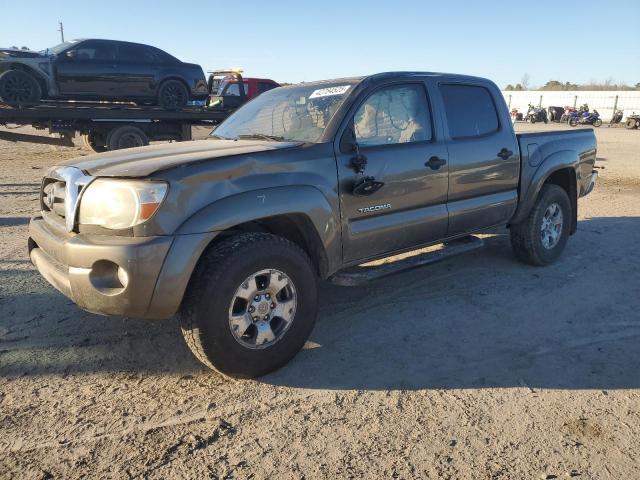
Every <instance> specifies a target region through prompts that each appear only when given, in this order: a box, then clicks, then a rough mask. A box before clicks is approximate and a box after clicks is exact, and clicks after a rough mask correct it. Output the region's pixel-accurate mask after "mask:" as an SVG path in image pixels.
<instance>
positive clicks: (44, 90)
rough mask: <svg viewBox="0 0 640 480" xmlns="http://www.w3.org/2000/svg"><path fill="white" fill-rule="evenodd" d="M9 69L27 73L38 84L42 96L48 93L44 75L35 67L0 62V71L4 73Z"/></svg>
mask: <svg viewBox="0 0 640 480" xmlns="http://www.w3.org/2000/svg"><path fill="white" fill-rule="evenodd" d="M9 70H19V71H21V72H25V73H28V74H29V75H31V76H32V77H33V78H34V79H35V80H36V82H38V84H39V85H40V89H41V90H42V96H43V97H45V96H48V95H49V87H48V84H47V79H46V77H45V76H44V75H43V74H42V73H40V72H38V70H36V69H35V68H33V67H31V66H29V65H26V64H24V63H19V62H0V73H4V72H6V71H9Z"/></svg>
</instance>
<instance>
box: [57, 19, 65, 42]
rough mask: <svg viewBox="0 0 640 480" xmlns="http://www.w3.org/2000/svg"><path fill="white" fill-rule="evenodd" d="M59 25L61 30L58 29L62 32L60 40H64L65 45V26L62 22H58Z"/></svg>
mask: <svg viewBox="0 0 640 480" xmlns="http://www.w3.org/2000/svg"><path fill="white" fill-rule="evenodd" d="M58 25H60V28H59V29H58V31H59V32H60V38H61V39H62V43H64V26H63V25H62V22H58Z"/></svg>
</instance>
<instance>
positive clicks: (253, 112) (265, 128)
mask: <svg viewBox="0 0 640 480" xmlns="http://www.w3.org/2000/svg"><path fill="white" fill-rule="evenodd" d="M353 86H354V82H349V81H342V82H336V83H322V84H315V85H297V86H294V87H281V88H275V89H273V90H270V91H268V92H265V93H263V94H262V95H260V96H259V97H257V98H256V99H255V100H253V101H251V102H249V103H247V104H246V105H245V106H243V107H242V108H240V109H238V111H236V112H235V113H234V114H233V115H231V116H230V117H229V118H228V119H226V120H225V121H224V122H222V124H220V126H218V128H216V129H215V130H214V131H213V132H212V134H211V135H212V136H213V137H214V138H223V139H237V138H262V139H267V138H268V139H271V140H274V141H294V142H310V143H317V142H318V141H319V140H320V138H321V137H322V134H323V132H324V130H325V128H326V127H327V125H328V123H329V121H330V120H331V118H332V117H333V115H334V114H335V113H336V111H337V110H338V107H340V105H341V104H342V102H343V101H344V99H345V98H346V97H347V95H348V94H349V93H350V92H351V90H352V88H353Z"/></svg>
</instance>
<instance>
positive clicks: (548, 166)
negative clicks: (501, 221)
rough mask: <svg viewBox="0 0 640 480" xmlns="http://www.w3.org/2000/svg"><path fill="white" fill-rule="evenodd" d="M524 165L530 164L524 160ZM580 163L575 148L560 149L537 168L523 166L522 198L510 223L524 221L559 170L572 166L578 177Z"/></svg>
mask: <svg viewBox="0 0 640 480" xmlns="http://www.w3.org/2000/svg"><path fill="white" fill-rule="evenodd" d="M523 165H527V166H528V165H529V164H526V163H524V162H523ZM578 165H579V159H578V154H577V153H576V152H575V151H573V150H560V151H558V152H555V153H553V154H551V155H549V156H548V157H546V158H544V159H543V160H542V162H541V163H540V164H539V165H538V166H537V167H535V168H531V167H530V166H528V168H523V171H522V178H521V180H520V195H519V197H520V200H519V204H518V208H517V209H516V211H515V213H514V215H513V218H512V219H511V221H510V222H509V223H519V222H521V221H523V220H524V219H525V218H527V216H528V215H529V212H531V209H532V208H533V206H534V205H535V203H536V199H537V198H538V194H539V193H540V190H541V189H542V186H543V185H544V184H545V182H546V181H547V179H548V178H549V177H550V176H551V175H553V174H554V173H555V172H557V171H558V170H562V169H565V168H571V169H572V171H573V174H574V176H575V177H574V178H577V168H578Z"/></svg>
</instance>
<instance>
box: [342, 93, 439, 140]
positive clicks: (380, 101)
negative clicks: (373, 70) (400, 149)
mask: <svg viewBox="0 0 640 480" xmlns="http://www.w3.org/2000/svg"><path fill="white" fill-rule="evenodd" d="M354 132H355V136H356V141H357V142H358V145H359V146H363V147H367V146H377V145H392V144H399V143H411V142H424V141H428V140H431V116H430V114H429V108H428V105H427V100H426V96H425V91H424V88H423V87H422V86H420V85H395V86H390V87H384V88H381V89H380V90H378V91H376V92H375V93H373V94H372V95H371V96H369V98H367V99H366V100H365V102H364V103H363V104H362V105H361V106H360V108H358V111H357V112H356V114H355V116H354Z"/></svg>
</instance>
